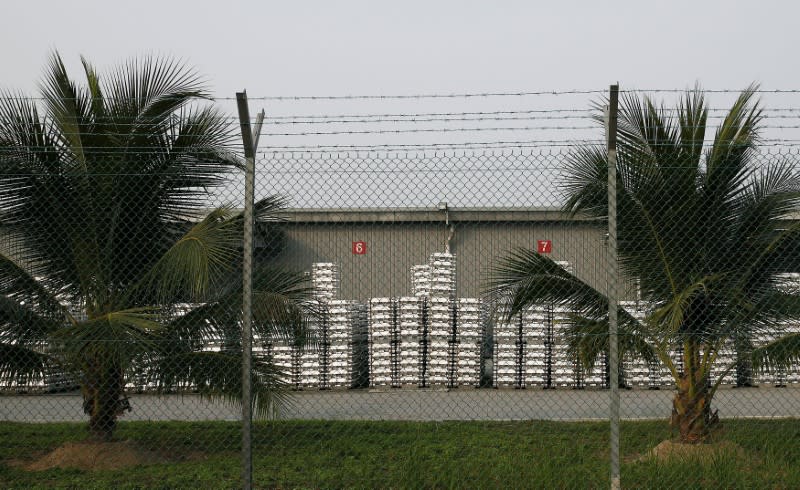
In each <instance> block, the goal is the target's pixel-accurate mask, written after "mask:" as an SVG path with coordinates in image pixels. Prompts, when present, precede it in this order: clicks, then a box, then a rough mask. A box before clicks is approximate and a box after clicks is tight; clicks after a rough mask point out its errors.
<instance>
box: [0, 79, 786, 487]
mask: <svg viewBox="0 0 800 490" xmlns="http://www.w3.org/2000/svg"><path fill="white" fill-rule="evenodd" d="M488 95H492V94H488ZM510 95H515V94H510ZM516 95H526V94H516ZM527 95H530V94H527ZM538 95H542V94H538ZM656 95H658V94H656ZM656 95H653V94H649V95H648V94H644V93H640V92H628V93H623V95H622V97H621V100H620V107H619V113H618V115H617V117H618V123H619V129H618V133H617V135H618V147H617V153H616V162H617V163H616V175H617V180H616V186H614V187H615V188H616V189H615V192H616V203H617V253H618V257H619V269H620V276H619V277H615V276H614V275H613V274H609V270H610V268H609V264H608V261H607V257H608V244H609V241H608V232H609V229H608V219H607V217H608V195H609V194H608V193H609V186H608V161H609V159H608V149H607V148H606V146H605V143H604V141H605V140H604V138H603V137H602V135H603V131H604V122H603V121H604V118H603V114H602V112H599V113H595V112H597V111H596V110H595V111H594V112H592V110H589V109H587V110H585V111H584V110H583V109H577V108H571V109H563V110H550V109H543V110H541V111H539V110H526V111H509V110H486V109H481V110H470V111H459V112H447V111H438V112H430V111H429V112H425V113H420V112H406V113H402V114H397V113H389V112H382V113H380V114H372V115H364V114H357V113H352V112H351V113H349V114H334V115H329V116H315V115H314V114H310V115H308V114H307V115H302V116H291V115H290V116H279V117H276V118H275V119H274V121H273V122H277V123H289V124H316V123H319V122H320V121H321V122H324V123H326V126H327V125H334V126H336V125H342V124H352V123H357V124H365V123H367V124H373V125H374V124H378V123H387V122H388V123H391V124H397V123H402V124H406V126H401V127H400V129H393V130H383V129H380V130H374V129H368V130H364V132H369V133H370V134H381V135H382V134H385V133H387V132H392V131H393V132H394V133H395V134H405V133H406V132H410V131H412V130H415V131H416V130H419V131H422V130H423V129H425V128H428V126H418V124H420V123H421V122H424V123H434V124H437V123H441V122H447V121H450V120H456V121H458V122H463V121H469V123H468V124H472V121H474V120H475V119H476V118H477V119H478V122H480V123H487V121H488V124H497V123H496V122H495V121H496V120H498V119H500V120H503V121H506V120H507V119H513V120H519V119H522V122H521V123H520V124H521V126H518V127H515V129H516V130H523V131H529V130H530V129H531V127H534V126H536V127H538V128H539V129H543V130H547V131H550V132H551V133H552V134H555V135H557V136H559V137H561V136H562V135H564V134H566V132H568V133H569V136H567V137H563V138H562V139H561V141H560V142H559V143H557V144H556V143H554V142H553V140H552V139H549V138H551V137H550V136H547V137H546V138H545V139H541V140H538V141H531V140H528V141H521V140H520V141H516V142H510V141H506V142H497V141H495V142H488V141H483V142H478V143H469V144H461V143H457V142H456V143H449V144H445V143H442V144H438V143H430V142H417V143H414V144H413V145H408V146H404V145H402V144H395V143H391V144H387V145H376V144H369V145H364V146H358V145H338V144H337V143H336V142H334V143H328V142H327V141H328V140H326V142H323V143H322V144H319V145H311V144H303V145H294V146H293V145H292V144H289V143H287V144H286V145H284V146H280V145H279V144H278V143H275V144H271V145H270V146H271V147H270V148H268V149H267V151H264V152H261V153H259V154H258V155H257V157H256V175H255V194H256V195H255V203H254V208H255V227H254V236H253V238H254V259H253V298H252V299H253V313H252V329H253V354H252V372H251V373H250V378H251V382H252V389H253V396H254V399H253V404H252V406H253V408H254V414H255V423H254V425H253V428H252V431H253V432H252V441H253V442H252V451H253V454H252V458H253V484H254V485H255V486H257V487H398V486H399V487H445V486H447V487H489V486H492V487H494V486H513V487H576V488H587V487H588V488H600V487H608V486H610V485H611V484H612V478H611V476H610V475H616V474H620V473H621V482H622V486H631V487H663V488H669V487H687V486H692V487H696V486H707V487H720V486H722V487H729V486H733V487H737V486H742V487H753V486H775V487H792V486H795V485H797V484H798V482H800V473H798V470H797V469H796V468H797V465H796V463H797V461H798V456H800V450H798V448H797V443H796V438H797V437H796V436H797V434H798V433H799V431H800V423H798V421H797V418H798V416H800V389H798V383H800V365H799V364H798V357H799V356H800V341H799V340H798V339H800V226H799V225H798V216H800V214H798V211H799V210H798V204H800V201H799V199H800V174H798V166H797V159H798V154H797V151H796V148H795V147H794V146H792V145H791V143H790V142H788V141H789V140H785V141H784V144H781V145H775V144H774V142H775V140H776V139H775V138H770V137H769V135H765V132H768V131H772V133H770V134H771V135H773V136H774V132H775V131H776V130H780V131H785V130H787V129H791V127H793V126H792V123H791V120H789V122H786V119H788V118H789V117H794V116H791V114H792V113H791V112H788V110H787V111H782V110H780V108H777V109H776V108H773V109H766V110H763V111H759V109H757V102H756V101H755V97H756V96H757V95H758V93H757V92H756V93H753V92H744V93H743V94H733V97H734V99H735V102H734V103H733V105H732V109H726V110H721V109H714V108H711V109H709V108H708V105H707V103H706V102H705V101H704V99H703V96H702V93H701V92H699V91H696V92H690V93H688V94H686V95H685V96H683V98H681V99H680V102H679V103H676V104H675V107H674V108H672V109H669V108H667V109H664V108H660V106H659V105H658V100H657V99H655V97H656ZM728 95H731V94H728ZM737 97H738V98H737ZM650 98H652V99H653V100H654V103H653V104H650V103H649V102H648V100H650ZM69 100H70V99H69V98H66V99H61V101H62V102H66V101H69ZM348 100H349V99H348ZM39 102H41V101H38V102H37V101H33V100H30V99H24V98H7V99H4V104H5V105H4V106H3V108H2V111H0V252H1V253H2V255H0V290H2V291H1V292H2V299H1V300H0V419H1V420H2V421H3V429H2V431H3V432H4V437H3V441H4V442H2V443H0V450H2V451H3V458H4V462H3V464H4V466H3V470H2V471H3V473H2V474H0V478H8V479H9V480H8V482H10V484H11V485H12V486H13V484H21V482H24V481H26V480H25V479H24V478H25V477H24V476H21V475H23V474H24V472H25V471H28V470H40V471H43V470H48V471H54V470H52V469H51V468H55V467H58V466H60V465H69V464H73V465H78V466H79V467H82V468H83V471H84V472H83V473H80V475H78V477H76V478H84V477H85V475H87V474H88V473H86V472H87V471H89V470H90V469H93V470H95V471H97V470H100V471H106V470H107V471H111V470H114V471H122V470H121V469H120V468H122V467H123V466H124V465H126V464H147V465H154V466H142V467H137V470H136V471H137V472H138V473H137V474H138V475H139V476H138V478H139V479H140V480H137V479H136V478H137V477H136V476H133V475H134V474H133V473H131V474H128V475H130V476H129V477H130V478H131V480H130V481H129V482H128V483H129V484H130V485H133V486H150V485H161V484H164V483H165V481H164V480H162V479H161V478H163V473H159V471H158V470H156V471H153V472H149V471H150V470H147V469H146V468H159V467H162V466H165V465H169V466H166V467H167V468H177V469H176V472H177V473H178V475H177V476H174V478H175V479H174V480H169V479H168V480H166V484H167V485H170V484H172V485H175V486H184V485H187V484H190V482H191V481H192V479H193V478H201V479H203V478H205V479H204V480H202V481H203V482H204V483H205V484H207V485H210V486H220V487H230V486H238V485H240V484H241V480H240V474H239V472H238V471H237V470H235V469H233V470H232V469H231V468H235V467H237V465H238V459H237V456H238V453H239V452H241V451H242V449H243V448H242V439H241V430H242V427H243V424H242V409H241V400H242V385H243V381H242V380H243V375H242V363H243V350H242V304H243V293H242V275H243V273H244V272H243V259H242V243H243V236H242V234H243V230H244V226H243V225H244V218H243V215H242V209H241V208H242V205H241V203H242V195H243V191H244V179H243V175H242V161H241V159H240V158H239V157H237V156H235V154H234V153H235V152H234V151H233V148H234V146H233V142H234V140H232V137H233V135H234V133H233V132H232V124H231V123H232V122H233V119H231V118H229V117H225V116H223V115H221V113H216V112H214V111H213V110H207V111H204V110H199V111H196V112H188V113H176V112H175V110H176V109H178V108H180V105H179V104H175V105H172V104H167V107H161V108H159V109H158V110H155V109H153V105H147V104H145V105H143V106H137V105H136V104H132V105H131V104H129V105H125V104H119V105H114V103H113V101H107V102H106V103H107V104H109V106H108V107H107V108H106V110H105V111H100V110H99V109H98V108H97V107H91V106H89V105H87V106H86V107H83V106H80V105H78V106H79V107H77V108H76V107H74V106H73V107H72V108H71V109H70V108H69V107H67V105H64V106H54V105H52V101H49V102H47V101H46V102H45V106H46V112H47V111H49V112H47V114H48V118H50V119H48V118H44V119H39V116H38V115H37V114H36V113H35V112H34V111H33V109H32V108H33V107H34V106H35V105H36V104H37V103H39ZM162 102H163V101H162ZM47 104H50V105H47ZM600 105H602V102H601V103H600ZM111 108H113V109H115V110H116V111H117V112H114V111H112V110H110V109H111ZM148 108H150V111H151V112H150V113H147V109H148ZM595 109H596V108H595ZM70 110H72V111H77V114H78V116H79V117H77V120H78V122H75V118H73V119H70V118H69V117H65V116H64V114H63V113H64V112H65V111H66V112H68V111H70ZM59 111H61V112H59ZM92 111H99V112H92ZM143 113H147V114H148V115H147V118H144V117H143V116H142V114H143ZM137 114H138V115H139V117H140V118H142V119H140V120H137V119H136V117H134V116H136V115H137ZM575 114H577V115H575ZM773 116H775V120H776V121H777V122H774V121H773V120H772V117H773ZM555 117H560V118H565V119H566V118H573V117H577V118H578V120H577V121H572V122H569V123H561V122H557V123H556V124H553V121H552V119H553V118H555ZM81 118H83V119H81ZM287 120H288V122H287ZM137 121H138V122H137ZM267 122H268V123H269V122H270V118H269V117H268V118H267ZM771 125H772V126H771ZM265 126H267V125H265ZM584 126H588V127H592V128H595V129H594V130H591V131H590V130H588V129H587V127H584ZM367 127H373V126H367ZM489 127H490V128H491V126H489ZM414 128H416V129H414ZM484 129H485V128H484ZM494 129H496V130H502V131H506V130H507V128H505V127H496V128H494ZM264 131H265V132H264V135H265V136H264V137H265V138H273V137H281V136H283V137H286V136H291V137H294V136H316V137H319V136H324V137H326V138H329V137H331V136H336V137H338V136H340V135H353V134H360V133H359V132H357V131H356V130H352V129H346V128H345V129H333V130H330V129H327V128H326V129H324V130H319V131H317V130H316V129H313V130H309V131H303V130H299V131H297V130H292V131H282V130H273V129H269V130H266V129H265V130H264ZM358 131H361V130H358ZM575 131H578V132H581V131H584V132H586V134H587V135H589V136H586V137H583V136H581V137H580V138H578V137H574V134H575ZM580 134H584V133H580ZM121 135H122V136H124V137H121ZM567 138H570V139H567ZM262 142H263V140H262ZM611 284H616V285H617V291H619V294H620V298H619V299H620V303H619V309H618V311H617V323H618V324H617V330H618V339H619V340H618V349H619V356H620V357H619V363H618V368H619V383H618V385H619V388H620V392H619V403H620V417H621V421H622V424H621V426H620V427H621V428H620V431H619V433H618V434H614V436H618V437H619V439H620V442H621V444H620V457H621V459H620V466H619V467H618V468H610V466H611V465H612V461H613V460H614V458H612V457H611V454H610V449H609V448H610V436H611V434H610V433H609V404H610V394H609V391H610V390H609V387H610V386H609V385H610V379H611V378H610V371H611V369H610V361H609V350H610V344H609V342H610V340H609V339H610V335H609V328H610V325H609V314H608V313H609V307H608V305H609V297H608V294H609V290H610V289H609V288H610V285H611ZM86 428H88V430H89V438H88V439H86V433H85V430H86ZM84 439H86V440H84ZM76 441H82V442H76ZM67 442H69V443H71V445H70V444H64V443H67ZM93 445H95V446H98V445H99V446H103V445H106V446H103V447H113V449H112V450H111V452H113V453H114V455H115V457H114V458H105V459H103V458H100V459H98V456H97V454H98V452H97V451H99V449H97V448H94V446H93ZM51 451H52V452H51ZM45 453H46V454H45ZM42 454H45V456H43V457H40V456H42ZM81 458H83V459H81ZM100 460H102V461H104V462H103V463H98V461H100ZM88 461H91V463H89V462H88ZM159 463H161V466H159ZM81 465H82V466H81ZM181 468H183V469H181ZM184 471H185V472H188V473H190V475H189V476H187V475H185V474H184V473H183V472H184ZM121 474H123V473H113V472H112V473H108V475H111V476H108V478H118V477H119V475H121ZM49 475H54V476H52V478H54V480H53V481H58V480H57V478H59V477H62V478H71V477H68V476H64V475H63V474H59V473H50V474H49ZM114 475H116V476H114ZM103 478H105V477H103ZM126 478H128V477H126ZM171 478H172V477H171ZM181 478H183V479H181ZM64 481H67V480H62V483H63V482H64ZM72 481H73V480H69V481H67V483H69V482H72ZM100 481H101V484H102V482H103V481H105V482H110V481H112V480H100ZM119 483H120V484H122V485H124V484H126V483H125V482H119Z"/></svg>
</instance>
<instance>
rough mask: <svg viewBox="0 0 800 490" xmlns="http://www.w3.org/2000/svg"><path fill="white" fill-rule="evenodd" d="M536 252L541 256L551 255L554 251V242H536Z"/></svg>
mask: <svg viewBox="0 0 800 490" xmlns="http://www.w3.org/2000/svg"><path fill="white" fill-rule="evenodd" d="M536 251H537V252H539V253H540V254H549V253H550V252H552V251H553V242H552V241H551V240H536Z"/></svg>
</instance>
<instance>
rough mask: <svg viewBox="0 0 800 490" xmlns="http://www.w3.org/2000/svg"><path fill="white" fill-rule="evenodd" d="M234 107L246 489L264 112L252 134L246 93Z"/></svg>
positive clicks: (250, 476)
mask: <svg viewBox="0 0 800 490" xmlns="http://www.w3.org/2000/svg"><path fill="white" fill-rule="evenodd" d="M236 104H237V106H238V109H239V124H240V127H241V131H242V144H243V145H244V157H245V177H244V231H243V235H244V236H243V240H244V243H243V251H244V257H243V261H242V486H243V487H244V488H245V489H250V488H252V485H253V448H252V426H253V393H252V386H251V381H252V372H251V371H252V367H251V363H252V356H253V332H252V317H253V207H254V206H255V152H256V145H258V135H259V133H260V131H261V121H262V120H263V118H264V112H263V111H262V112H261V114H259V119H258V122H257V123H256V127H255V129H254V130H253V131H251V129H250V110H249V108H248V106H247V92H246V91H243V92H237V93H236Z"/></svg>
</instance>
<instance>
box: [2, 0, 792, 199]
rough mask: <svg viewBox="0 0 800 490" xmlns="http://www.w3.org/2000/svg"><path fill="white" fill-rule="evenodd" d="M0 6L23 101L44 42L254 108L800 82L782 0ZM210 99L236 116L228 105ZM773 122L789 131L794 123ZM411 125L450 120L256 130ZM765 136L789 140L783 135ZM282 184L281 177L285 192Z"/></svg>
mask: <svg viewBox="0 0 800 490" xmlns="http://www.w3.org/2000/svg"><path fill="white" fill-rule="evenodd" d="M3 7H4V8H3V15H2V16H0V46H2V50H3V61H4V65H5V67H6V68H5V69H4V70H3V76H2V78H0V85H2V86H3V87H5V88H14V89H20V90H23V91H25V92H26V93H30V94H35V90H36V83H37V81H38V80H39V79H40V77H41V74H42V71H43V67H44V65H45V63H46V61H47V57H48V54H49V53H50V52H51V51H52V50H54V49H57V50H59V51H60V52H61V54H62V56H63V57H64V58H65V61H66V62H67V64H68V67H69V68H70V69H71V70H72V73H73V75H74V76H75V78H80V71H79V70H80V65H79V55H81V54H83V55H85V56H87V57H88V58H89V59H90V60H91V61H92V62H93V63H94V64H95V65H96V66H97V67H98V68H99V69H100V70H101V73H102V70H103V69H105V68H110V67H113V66H114V64H115V63H117V62H119V61H120V60H124V59H126V58H129V57H131V56H135V55H140V54H143V53H156V54H165V55H170V56H174V57H178V58H181V59H184V60H185V61H186V62H187V63H188V64H190V65H193V66H195V67H196V68H197V69H198V70H199V71H200V72H201V73H203V74H204V75H206V76H207V77H208V80H209V83H210V88H211V90H212V92H213V93H214V94H216V95H217V96H219V97H233V96H234V93H235V92H236V91H238V90H241V89H242V88H246V89H247V91H248V94H249V95H250V97H251V111H252V112H253V113H255V111H256V110H257V109H260V108H262V107H264V108H266V109H267V111H268V115H271V116H279V115H291V114H294V115H296V114H364V113H429V112H468V111H507V110H520V109H532V110H549V109H588V105H589V102H590V101H591V100H597V99H598V98H599V97H600V95H599V94H588V95H587V94H579V95H559V96H545V95H542V96H535V97H534V96H531V97H500V98H472V99H445V100H442V99H433V100H431V99H420V100H416V99H412V100H399V101H398V100H388V101H375V100H334V101H317V102H309V101H300V102H298V101H275V100H268V101H267V100H264V101H259V100H254V98H256V97H259V96H294V95H301V96H307V95H317V96H319V95H350V94H368V95H380V94H428V93H476V92H477V93H482V92H520V91H523V92H531V91H564V90H570V89H579V90H599V91H603V90H606V89H607V88H608V85H609V84H611V83H614V82H617V81H619V82H620V84H621V87H622V88H623V89H626V88H627V89H632V88H638V89H653V88H658V89H684V88H688V87H692V86H693V85H694V84H695V83H696V82H699V83H700V84H701V85H702V86H703V87H705V88H707V89H741V88H743V87H745V86H747V85H748V84H750V83H751V82H758V83H760V84H761V86H762V88H764V89H793V88H798V89H800V76H798V75H799V74H800V73H798V71H799V70H800V65H799V64H798V63H797V62H796V47H797V46H800V29H797V19H798V12H800V8H798V7H796V6H795V5H794V4H793V3H791V2H778V1H773V2H770V1H766V0H765V1H762V2H754V1H752V0H751V1H748V2H744V1H731V0H728V1H697V0H693V1H685V0H672V1H669V2H642V1H618V2H597V1H583V2H578V1H561V2H552V1H551V2H534V1H508V2H500V1H495V2H488V1H483V2H478V1H431V0H428V1H416V0H404V1H402V2H378V1H316V2H311V1H284V2H277V1H264V2H244V1H237V0H229V1H225V2H219V1H216V2H211V1H208V0H195V1H192V2H183V1H181V2H178V1H166V0H159V1H152V0H137V1H135V2H109V1H108V0H105V1H100V0H91V1H89V0H71V1H30V0H28V1H20V0H12V1H7V2H4V3H3ZM799 96H800V95H799V94H764V95H763V96H762V100H763V102H764V104H765V105H767V106H770V107H800V100H798V97H799ZM658 97H661V98H667V99H669V98H670V97H674V96H672V95H670V94H661V95H659V96H658ZM219 103H220V104H221V106H222V107H223V108H224V109H225V110H227V111H229V112H230V113H231V114H233V113H234V111H235V108H234V107H235V106H234V103H233V102H232V101H224V100H223V101H220V102H219ZM729 103H730V97H727V96H726V95H724V94H712V95H711V105H712V106H714V107H724V106H727V105H728V104H729ZM796 114H799V115H800V112H798V113H796ZM580 116H581V117H583V118H585V116H586V114H585V113H584V114H581V115H580ZM778 122H783V123H785V124H788V125H796V124H798V119H782V120H779V121H778ZM587 125H591V123H590V122H589V121H587V120H586V119H574V120H561V119H556V120H536V121H530V120H528V121H510V122H508V121H503V122H496V121H481V122H475V123H472V122H470V123H463V124H461V126H462V127H475V126H480V127H482V128H496V127H508V126H513V127H526V128H530V127H531V126H541V127H542V129H540V130H530V129H526V130H509V131H498V130H494V129H492V130H485V131H480V132H450V133H444V134H443V133H436V132H430V133H403V134H376V135H331V136H302V137H301V136H271V137H263V138H262V141H261V144H262V148H264V147H265V146H281V145H286V146H293V145H296V146H303V145H312V146H313V145H331V144H337V145H348V144H359V145H361V144H366V145H378V144H408V143H412V144H431V143H441V142H443V141H444V142H453V143H456V142H458V143H465V142H473V141H483V142H485V141H517V140H548V139H565V140H573V139H580V138H598V137H601V136H602V134H601V132H599V131H597V130H594V129H593V130H581V129H547V128H548V127H550V128H552V127H553V126H556V127H559V128H560V127H565V128H575V127H585V126H587ZM421 127H424V128H441V127H450V128H452V127H454V125H453V124H451V123H439V122H432V123H427V124H426V125H419V124H406V123H399V124H388V125H387V124H383V125H375V124H373V125H368V126H364V125H349V126H341V125H288V126H286V125H281V126H267V127H266V128H265V132H296V131H300V132H304V131H336V130H364V129H368V130H373V129H390V130H392V129H401V130H405V129H414V128H421ZM768 133H769V134H770V135H779V136H780V137H787V138H794V139H800V133H798V131H797V130H796V129H795V130H775V129H770V130H768ZM481 165H483V163H482V164H481ZM421 178H422V177H420V179H421ZM314 179H317V180H324V179H325V177H324V176H315V177H314ZM292 185H293V183H292V182H291V181H287V182H286V183H284V187H285V188H291V186H292ZM359 185H361V184H357V185H356V189H357V188H358V187H359ZM443 185H444V184H443ZM490 187H491V186H487V187H486V188H490ZM444 194H446V193H444ZM447 197H448V196H447V195H443V196H442V195H432V196H431V197H430V198H431V199H432V200H436V199H442V198H447ZM451 199H452V197H451ZM414 202H416V200H415V201H414ZM480 203H483V201H480V202H479V203H478V204H480ZM378 204H380V203H378ZM408 204H413V203H408ZM424 204H425V203H424ZM518 204H525V203H518ZM528 204H530V202H528Z"/></svg>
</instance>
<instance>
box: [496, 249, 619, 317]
mask: <svg viewBox="0 0 800 490" xmlns="http://www.w3.org/2000/svg"><path fill="white" fill-rule="evenodd" d="M486 291H487V293H488V294H490V295H491V296H494V297H495V298H497V299H499V300H500V303H501V304H503V305H507V307H508V310H507V312H506V315H507V318H511V317H512V316H513V315H515V314H517V313H519V312H521V311H522V310H524V309H525V308H528V307H531V306H535V305H541V304H554V305H558V306H564V307H567V308H570V309H572V310H573V311H576V312H582V313H584V314H586V315H588V316H594V317H597V316H600V315H602V314H603V313H605V312H607V311H608V300H607V299H606V298H605V297H604V296H603V295H602V294H600V293H598V292H597V291H596V290H595V289H594V288H592V287H591V286H589V285H587V284H586V283H584V282H583V281H581V280H580V279H578V278H577V277H575V276H574V275H572V274H570V273H569V272H568V271H567V270H565V269H564V268H563V267H561V266H560V265H558V264H557V263H556V262H555V261H553V260H552V259H550V258H548V257H546V256H544V255H540V254H538V253H536V251H534V250H530V249H526V248H517V249H514V250H513V251H512V252H511V253H510V254H509V255H508V256H507V257H503V258H502V259H500V260H499V261H498V262H497V263H496V265H495V266H493V268H492V270H491V272H490V282H489V284H488V287H487V289H486Z"/></svg>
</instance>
